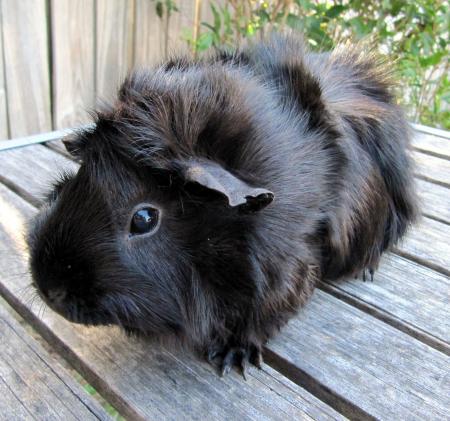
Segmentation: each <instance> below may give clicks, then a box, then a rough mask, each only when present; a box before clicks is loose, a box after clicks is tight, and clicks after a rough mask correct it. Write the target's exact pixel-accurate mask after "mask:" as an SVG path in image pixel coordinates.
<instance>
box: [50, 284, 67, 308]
mask: <svg viewBox="0 0 450 421" xmlns="http://www.w3.org/2000/svg"><path fill="white" fill-rule="evenodd" d="M66 296H67V292H66V290H64V289H61V288H55V289H50V290H48V292H47V297H48V300H49V301H50V302H51V303H52V304H55V305H58V304H61V303H62V302H63V301H64V299H65V298H66Z"/></svg>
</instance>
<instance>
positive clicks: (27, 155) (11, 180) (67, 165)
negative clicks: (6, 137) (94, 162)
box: [0, 145, 78, 205]
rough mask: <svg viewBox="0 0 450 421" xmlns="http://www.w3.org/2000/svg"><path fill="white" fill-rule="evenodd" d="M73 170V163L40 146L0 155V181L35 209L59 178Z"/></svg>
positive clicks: (9, 151)
mask: <svg viewBox="0 0 450 421" xmlns="http://www.w3.org/2000/svg"><path fill="white" fill-rule="evenodd" d="M77 168H78V166H77V164H75V163H74V162H73V161H71V160H69V159H66V158H64V157H63V156H62V155H61V154H59V153H56V152H54V151H52V150H50V149H49V148H46V147H45V146H43V145H34V146H29V147H27V148H19V149H11V150H7V151H3V152H1V153H0V180H1V181H2V182H3V183H5V182H6V183H7V184H8V185H9V186H10V187H11V188H13V189H14V190H15V191H18V192H19V193H20V194H22V195H23V196H24V197H26V198H27V199H28V200H29V201H30V202H31V203H33V204H35V205H39V204H40V203H41V201H42V199H43V198H44V196H45V195H46V194H47V193H48V191H49V188H50V186H51V185H52V183H54V182H55V181H56V180H57V178H58V176H59V175H60V174H62V173H63V172H64V171H76V170H77Z"/></svg>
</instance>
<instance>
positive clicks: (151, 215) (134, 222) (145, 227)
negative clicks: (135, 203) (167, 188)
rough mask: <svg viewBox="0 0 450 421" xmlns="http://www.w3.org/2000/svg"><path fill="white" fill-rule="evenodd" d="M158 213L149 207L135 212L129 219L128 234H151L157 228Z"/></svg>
mask: <svg viewBox="0 0 450 421" xmlns="http://www.w3.org/2000/svg"><path fill="white" fill-rule="evenodd" d="M158 221H159V211H158V209H155V208H152V207H150V206H146V207H143V208H141V209H139V210H137V211H136V212H135V213H134V214H133V217H132V218H131V224H130V234H131V235H142V234H148V233H150V232H153V231H155V230H156V228H157V227H158Z"/></svg>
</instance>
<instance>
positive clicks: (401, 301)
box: [332, 254, 450, 354]
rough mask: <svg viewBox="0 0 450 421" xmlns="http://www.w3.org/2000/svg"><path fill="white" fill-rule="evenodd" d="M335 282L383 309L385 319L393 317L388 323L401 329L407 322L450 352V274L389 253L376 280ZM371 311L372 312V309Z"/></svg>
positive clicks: (415, 331) (418, 334) (410, 328)
mask: <svg viewBox="0 0 450 421" xmlns="http://www.w3.org/2000/svg"><path fill="white" fill-rule="evenodd" d="M332 284H333V285H334V287H335V288H337V289H338V290H339V291H343V292H345V293H347V294H349V296H351V297H353V298H356V299H358V300H359V301H360V302H362V303H363V304H365V305H366V306H370V307H371V308H373V309H378V310H382V311H383V313H384V314H383V315H381V317H384V318H385V320H386V318H388V317H389V318H390V320H389V321H388V322H389V323H391V324H393V325H394V326H396V327H399V328H401V326H400V325H401V324H403V325H407V327H408V329H405V331H407V332H408V333H410V334H412V335H414V336H415V337H419V338H420V339H421V340H422V341H424V342H427V343H430V344H432V345H433V346H435V347H437V348H439V349H440V350H441V351H443V352H446V353H448V354H450V306H449V305H448V300H449V297H450V278H449V277H448V276H445V275H443V274H441V273H438V272H436V271H433V270H431V269H429V268H427V267H424V266H422V265H419V264H417V263H414V262H411V261H410V260H407V259H405V258H403V257H401V256H397V255H394V254H388V255H386V256H384V257H383V259H382V262H381V265H380V267H379V268H378V270H377V271H376V272H375V281H374V282H362V281H361V279H347V280H345V281H342V282H333V283H332ZM340 298H343V299H346V297H343V296H340ZM346 301H348V300H346ZM351 302H352V303H353V304H356V305H358V304H357V303H355V302H354V301H351ZM361 305H362V304H361ZM361 305H360V307H361ZM369 311H370V312H371V313H372V311H371V309H369ZM433 339H436V340H437V341H434V340H433Z"/></svg>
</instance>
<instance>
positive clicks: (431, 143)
mask: <svg viewBox="0 0 450 421" xmlns="http://www.w3.org/2000/svg"><path fill="white" fill-rule="evenodd" d="M412 145H413V147H414V148H415V149H417V150H418V151H420V152H424V153H426V154H430V155H434V156H436V157H440V158H444V159H450V139H449V138H447V139H446V138H443V137H440V136H435V135H432V134H429V133H423V132H415V133H414V137H413V141H412Z"/></svg>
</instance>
